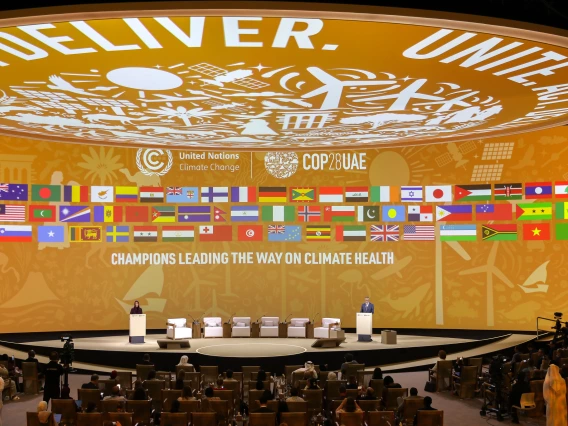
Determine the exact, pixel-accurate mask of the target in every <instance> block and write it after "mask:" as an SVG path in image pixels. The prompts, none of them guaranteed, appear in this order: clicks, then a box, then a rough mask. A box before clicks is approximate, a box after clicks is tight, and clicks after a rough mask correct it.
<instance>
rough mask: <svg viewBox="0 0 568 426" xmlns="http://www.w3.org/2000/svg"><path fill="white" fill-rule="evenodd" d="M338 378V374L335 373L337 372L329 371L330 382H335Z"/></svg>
mask: <svg viewBox="0 0 568 426" xmlns="http://www.w3.org/2000/svg"><path fill="white" fill-rule="evenodd" d="M335 380H337V374H335V372H333V371H330V372H329V373H327V381H328V382H333V381H335Z"/></svg>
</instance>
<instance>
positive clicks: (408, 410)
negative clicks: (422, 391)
mask: <svg viewBox="0 0 568 426" xmlns="http://www.w3.org/2000/svg"><path fill="white" fill-rule="evenodd" d="M422 407H424V398H416V399H414V398H412V399H408V398H407V399H405V400H404V402H403V406H402V416H401V417H402V420H403V422H404V421H406V424H412V423H413V422H414V416H415V415H416V411H418V409H419V408H422Z"/></svg>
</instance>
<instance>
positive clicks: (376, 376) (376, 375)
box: [369, 367, 383, 386]
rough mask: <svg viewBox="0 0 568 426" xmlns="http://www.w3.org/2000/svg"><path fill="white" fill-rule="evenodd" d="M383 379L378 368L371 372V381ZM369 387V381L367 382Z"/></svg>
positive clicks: (381, 371)
mask: <svg viewBox="0 0 568 426" xmlns="http://www.w3.org/2000/svg"><path fill="white" fill-rule="evenodd" d="M382 379H383V370H381V369H380V368H379V367H377V368H375V369H374V370H373V377H371V380H382ZM369 386H371V381H369Z"/></svg>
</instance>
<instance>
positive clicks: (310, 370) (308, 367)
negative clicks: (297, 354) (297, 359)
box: [294, 361, 318, 379]
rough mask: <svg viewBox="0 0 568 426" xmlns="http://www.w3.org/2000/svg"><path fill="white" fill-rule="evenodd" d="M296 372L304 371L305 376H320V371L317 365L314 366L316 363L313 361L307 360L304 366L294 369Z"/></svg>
mask: <svg viewBox="0 0 568 426" xmlns="http://www.w3.org/2000/svg"><path fill="white" fill-rule="evenodd" d="M294 373H303V377H304V378H306V377H307V376H309V375H311V376H312V377H313V378H315V379H317V378H318V372H317V371H316V367H315V366H314V363H313V362H311V361H307V362H306V363H305V364H304V366H303V367H301V368H298V369H297V370H294ZM306 373H307V374H306Z"/></svg>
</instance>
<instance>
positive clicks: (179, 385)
mask: <svg viewBox="0 0 568 426" xmlns="http://www.w3.org/2000/svg"><path fill="white" fill-rule="evenodd" d="M184 380H185V371H184V370H181V371H180V372H179V373H178V375H177V378H176V383H175V385H174V389H175V390H182V389H183V387H184V384H183V381H184Z"/></svg>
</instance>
